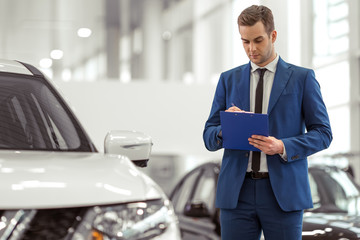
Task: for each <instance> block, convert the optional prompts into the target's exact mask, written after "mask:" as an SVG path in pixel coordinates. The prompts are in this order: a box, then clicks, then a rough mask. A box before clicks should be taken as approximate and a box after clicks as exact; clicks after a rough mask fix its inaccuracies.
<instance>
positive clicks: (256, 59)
mask: <svg viewBox="0 0 360 240" xmlns="http://www.w3.org/2000/svg"><path fill="white" fill-rule="evenodd" d="M239 32H240V35H241V40H242V43H243V47H244V49H245V52H246V54H247V55H248V57H249V59H250V61H252V62H253V63H255V64H256V65H258V66H260V67H263V66H266V65H267V64H268V63H270V62H271V61H272V60H273V59H274V58H275V56H276V54H275V50H274V42H275V40H276V34H277V33H276V31H275V30H274V31H272V33H271V34H270V36H268V34H267V33H266V31H265V27H264V24H263V23H262V22H261V21H259V22H257V23H255V24H254V25H253V26H239Z"/></svg>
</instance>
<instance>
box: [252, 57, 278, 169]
mask: <svg viewBox="0 0 360 240" xmlns="http://www.w3.org/2000/svg"><path fill="white" fill-rule="evenodd" d="M278 61H279V55H277V56H276V58H275V59H274V60H273V61H272V62H270V63H269V64H267V65H266V66H265V67H262V68H266V71H265V74H264V91H263V103H262V113H267V110H268V106H269V99H270V93H271V89H272V85H273V83H274V76H275V72H276V66H277V63H278ZM258 68H261V67H259V66H257V65H256V64H255V63H253V62H251V74H250V112H255V95H256V94H255V93H256V86H257V84H258V82H259V78H260V74H259V72H257V71H256V70H257V69H258ZM251 163H252V152H250V159H249V163H248V168H247V171H248V172H251V171H252V170H251ZM259 172H268V166H267V160H266V155H265V153H263V152H261V155H260V170H259Z"/></svg>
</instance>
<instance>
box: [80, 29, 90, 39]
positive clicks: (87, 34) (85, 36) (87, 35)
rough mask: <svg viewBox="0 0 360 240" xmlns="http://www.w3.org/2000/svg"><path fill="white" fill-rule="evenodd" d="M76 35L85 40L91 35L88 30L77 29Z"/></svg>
mask: <svg viewBox="0 0 360 240" xmlns="http://www.w3.org/2000/svg"><path fill="white" fill-rule="evenodd" d="M77 34H78V36H79V37H82V38H87V37H90V35H91V29H90V28H79V30H78V31H77Z"/></svg>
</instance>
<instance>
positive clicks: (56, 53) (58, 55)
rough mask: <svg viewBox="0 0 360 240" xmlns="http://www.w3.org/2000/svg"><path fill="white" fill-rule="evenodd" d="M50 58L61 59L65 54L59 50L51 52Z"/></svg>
mask: <svg viewBox="0 0 360 240" xmlns="http://www.w3.org/2000/svg"><path fill="white" fill-rule="evenodd" d="M50 56H51V58H52V59H61V58H62V57H63V56H64V52H63V51H61V50H59V49H54V50H52V51H51V53H50Z"/></svg>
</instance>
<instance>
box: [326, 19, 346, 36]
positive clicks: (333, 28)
mask: <svg viewBox="0 0 360 240" xmlns="http://www.w3.org/2000/svg"><path fill="white" fill-rule="evenodd" d="M348 33H349V22H348V20H347V19H344V20H341V21H338V22H335V23H331V24H330V25H329V37H330V38H336V37H339V36H342V35H345V34H348Z"/></svg>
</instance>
